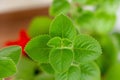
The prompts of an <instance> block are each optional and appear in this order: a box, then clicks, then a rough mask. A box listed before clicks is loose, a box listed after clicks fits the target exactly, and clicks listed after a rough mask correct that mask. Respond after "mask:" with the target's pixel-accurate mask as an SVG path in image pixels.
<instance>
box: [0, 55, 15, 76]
mask: <svg viewBox="0 0 120 80" xmlns="http://www.w3.org/2000/svg"><path fill="white" fill-rule="evenodd" d="M15 73H16V66H15V63H14V61H13V60H12V59H10V58H6V57H0V78H4V77H9V76H11V75H13V74H15Z"/></svg>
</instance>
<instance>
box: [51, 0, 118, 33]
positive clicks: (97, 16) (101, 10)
mask: <svg viewBox="0 0 120 80" xmlns="http://www.w3.org/2000/svg"><path fill="white" fill-rule="evenodd" d="M119 4H120V0H53V3H52V5H51V7H50V11H49V12H50V15H53V16H54V15H57V14H59V13H60V12H63V13H65V14H68V15H70V17H71V18H72V19H73V21H74V23H75V24H76V25H77V26H78V27H77V29H78V31H82V32H84V33H85V32H86V33H94V32H95V33H98V34H106V33H108V32H109V31H111V30H112V29H113V27H114V25H115V22H116V11H117V9H118V6H119ZM88 7H89V8H90V9H89V8H88Z"/></svg>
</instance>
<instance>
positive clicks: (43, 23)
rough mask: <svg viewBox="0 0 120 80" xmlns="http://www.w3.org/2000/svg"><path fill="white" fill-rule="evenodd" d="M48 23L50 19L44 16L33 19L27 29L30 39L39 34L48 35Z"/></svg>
mask: <svg viewBox="0 0 120 80" xmlns="http://www.w3.org/2000/svg"><path fill="white" fill-rule="evenodd" d="M50 22H51V19H50V18H49V17H46V16H43V17H36V18H34V19H33V20H32V22H31V23H30V27H29V29H28V33H29V35H30V37H35V36H38V35H41V34H48V33H49V26H50Z"/></svg>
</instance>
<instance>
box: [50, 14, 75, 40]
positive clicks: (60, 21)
mask: <svg viewBox="0 0 120 80" xmlns="http://www.w3.org/2000/svg"><path fill="white" fill-rule="evenodd" d="M49 33H50V36H52V37H61V38H62V39H63V38H68V39H70V40H73V39H74V38H75V36H76V29H75V27H74V25H73V23H72V21H71V20H70V19H69V18H68V17H67V16H65V15H63V14H60V15H59V16H57V17H56V18H55V19H54V20H53V22H52V24H51V26H50V31H49Z"/></svg>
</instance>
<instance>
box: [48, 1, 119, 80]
mask: <svg viewBox="0 0 120 80" xmlns="http://www.w3.org/2000/svg"><path fill="white" fill-rule="evenodd" d="M119 5H120V0H53V3H52V5H51V7H50V9H49V12H50V15H52V16H55V15H57V14H59V13H60V12H63V13H65V14H67V15H69V17H71V18H72V20H73V22H74V23H75V25H76V29H77V31H78V32H80V33H85V34H89V35H91V36H93V37H94V38H95V39H97V40H98V41H99V43H100V45H101V47H102V50H103V55H101V57H100V58H99V59H98V60H97V61H96V62H97V64H98V65H99V67H100V69H101V72H102V76H105V77H106V75H107V74H109V72H110V71H109V70H110V69H111V68H112V66H114V65H115V64H116V63H117V62H118V56H119V52H120V48H119V47H120V46H119V42H120V40H119V36H118V35H120V33H119V32H120V31H116V30H114V27H115V23H116V12H117V9H118V7H119ZM116 34H117V36H116ZM111 73H112V71H111ZM113 74H114V73H113ZM116 75H117V74H116ZM114 77H115V76H114ZM111 79H112V78H111ZM118 80H119V79H118Z"/></svg>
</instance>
